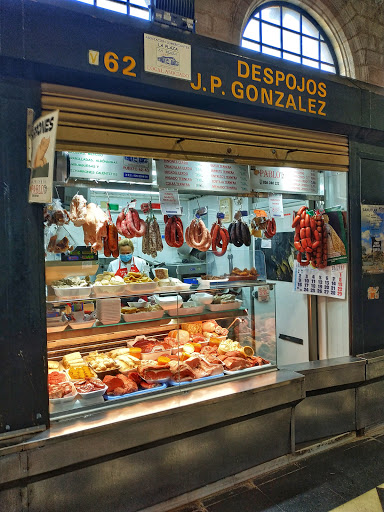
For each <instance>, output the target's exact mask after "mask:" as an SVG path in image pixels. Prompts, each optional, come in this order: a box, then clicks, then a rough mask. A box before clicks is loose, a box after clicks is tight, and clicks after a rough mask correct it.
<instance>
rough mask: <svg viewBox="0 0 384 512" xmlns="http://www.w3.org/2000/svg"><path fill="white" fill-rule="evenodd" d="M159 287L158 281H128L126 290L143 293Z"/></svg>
mask: <svg viewBox="0 0 384 512" xmlns="http://www.w3.org/2000/svg"><path fill="white" fill-rule="evenodd" d="M157 289H158V285H157V283H156V282H152V283H151V282H150V283H127V284H126V285H125V291H126V292H129V293H134V294H136V295H140V294H142V293H152V292H154V291H155V290H157Z"/></svg>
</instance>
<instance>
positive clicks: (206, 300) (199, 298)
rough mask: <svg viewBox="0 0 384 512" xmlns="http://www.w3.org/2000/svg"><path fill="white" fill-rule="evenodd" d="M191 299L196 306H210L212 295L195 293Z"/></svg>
mask: <svg viewBox="0 0 384 512" xmlns="http://www.w3.org/2000/svg"><path fill="white" fill-rule="evenodd" d="M191 299H192V300H193V301H194V302H197V303H198V304H204V305H205V306H206V305H207V304H212V302H213V295H211V294H210V293H205V292H197V293H194V294H193V295H191Z"/></svg>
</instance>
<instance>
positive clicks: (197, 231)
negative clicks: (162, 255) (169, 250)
mask: <svg viewBox="0 0 384 512" xmlns="http://www.w3.org/2000/svg"><path fill="white" fill-rule="evenodd" d="M185 241H186V243H187V244H188V245H189V247H193V248H194V249H198V250H199V251H202V252H206V251H208V249H209V248H210V247H211V243H212V238H211V234H210V232H209V229H208V228H207V227H206V226H205V224H204V222H203V221H202V219H193V220H192V222H191V223H190V225H189V226H188V227H187V229H186V230H185Z"/></svg>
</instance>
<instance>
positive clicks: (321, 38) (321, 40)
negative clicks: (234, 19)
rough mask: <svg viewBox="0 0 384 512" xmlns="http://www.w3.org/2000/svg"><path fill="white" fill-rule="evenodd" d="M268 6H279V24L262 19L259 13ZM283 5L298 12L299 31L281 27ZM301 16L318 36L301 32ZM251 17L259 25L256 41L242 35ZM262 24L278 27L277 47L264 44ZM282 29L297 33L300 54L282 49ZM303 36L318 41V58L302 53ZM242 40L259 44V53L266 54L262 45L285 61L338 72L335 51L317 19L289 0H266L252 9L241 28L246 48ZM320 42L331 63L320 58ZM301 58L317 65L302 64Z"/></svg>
mask: <svg viewBox="0 0 384 512" xmlns="http://www.w3.org/2000/svg"><path fill="white" fill-rule="evenodd" d="M269 7H279V9H280V24H279V25H276V24H274V23H271V22H269V21H266V20H263V19H262V17H261V15H260V13H261V11H263V10H264V9H267V8H269ZM283 7H286V8H287V9H290V10H292V11H295V12H297V13H299V14H300V31H299V32H298V31H295V30H292V29H290V28H286V27H283ZM257 14H259V18H255V16H256V15H257ZM303 16H304V17H305V18H306V19H307V20H308V21H310V22H311V23H312V24H313V25H314V27H315V28H316V29H317V30H318V31H319V37H313V36H309V35H307V34H304V33H303V18H302V17H303ZM252 19H256V20H258V21H259V23H260V27H259V33H260V41H256V40H254V39H250V38H249V37H245V36H244V32H245V31H246V29H247V27H248V24H249V22H250V21H251V20H252ZM263 24H264V25H269V26H271V27H274V28H279V29H280V48H278V47H276V46H271V45H269V44H266V43H263V28H262V27H263ZM283 31H287V32H290V33H291V34H298V35H300V55H299V54H298V53H295V52H292V51H290V50H286V49H284V46H283ZM303 37H308V38H309V39H312V40H314V41H316V42H318V47H319V49H318V59H315V58H313V57H307V56H305V55H303ZM243 41H248V42H249V43H253V44H255V45H259V46H260V51H259V53H261V54H262V55H268V54H267V53H264V52H263V51H262V50H263V47H266V48H269V49H271V50H275V51H276V52H280V57H276V58H280V59H283V60H285V61H287V62H292V63H294V64H301V65H302V66H305V67H309V68H311V69H316V70H317V71H322V72H324V73H330V71H327V70H324V69H321V65H324V66H333V67H334V68H335V74H336V75H339V74H340V69H339V63H338V61H337V57H336V52H335V50H334V48H333V45H332V43H331V41H330V39H329V37H328V36H327V34H326V33H325V31H324V29H323V28H322V27H321V26H320V25H319V24H318V23H317V21H316V20H315V19H314V18H313V17H312V16H311V15H310V14H309V13H308V12H307V11H306V10H304V9H302V8H301V7H299V6H297V5H294V4H291V3H290V2H284V1H282V2H280V1H275V2H274V1H271V2H266V3H264V4H262V5H259V6H258V7H256V9H254V11H252V13H251V14H250V16H249V17H248V19H247V21H246V23H245V25H244V28H243V31H242V35H241V46H242V47H243V48H246V49H247V47H246V46H243ZM321 43H325V44H326V45H327V48H328V50H329V53H330V54H331V57H332V59H333V63H332V64H331V63H329V62H325V61H323V60H321ZM248 49H249V50H250V51H254V52H257V51H258V50H254V49H252V48H248ZM284 53H286V54H289V55H292V56H294V57H296V58H299V59H300V63H299V62H296V61H293V60H289V59H286V58H284V57H283V54H284ZM303 60H308V61H312V62H316V63H318V65H319V67H317V68H315V67H312V66H309V65H307V64H304V63H303Z"/></svg>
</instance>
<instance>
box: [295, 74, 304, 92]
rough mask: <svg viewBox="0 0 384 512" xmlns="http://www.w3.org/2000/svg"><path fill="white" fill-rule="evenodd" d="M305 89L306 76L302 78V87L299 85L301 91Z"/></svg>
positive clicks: (298, 88)
mask: <svg viewBox="0 0 384 512" xmlns="http://www.w3.org/2000/svg"><path fill="white" fill-rule="evenodd" d="M304 89H305V78H304V77H303V78H302V79H301V87H299V86H297V90H298V91H300V92H303V91H304Z"/></svg>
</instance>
